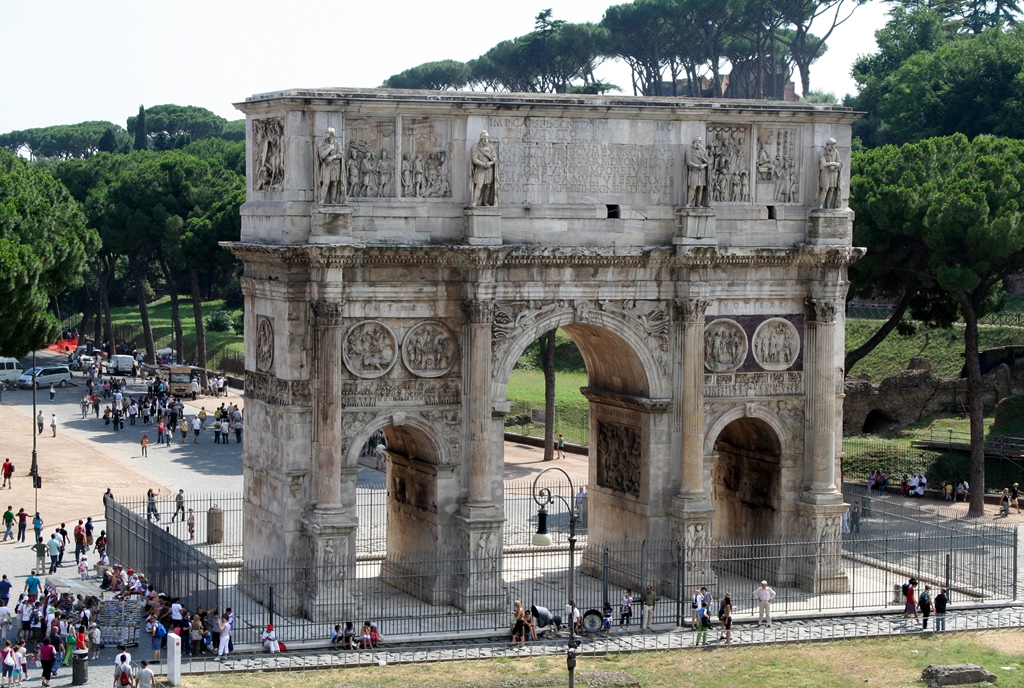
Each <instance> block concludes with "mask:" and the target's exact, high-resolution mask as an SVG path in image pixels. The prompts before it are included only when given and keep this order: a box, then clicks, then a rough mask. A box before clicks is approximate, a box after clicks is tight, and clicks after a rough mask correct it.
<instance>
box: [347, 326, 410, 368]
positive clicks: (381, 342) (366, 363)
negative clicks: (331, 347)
mask: <svg viewBox="0 0 1024 688" xmlns="http://www.w3.org/2000/svg"><path fill="white" fill-rule="evenodd" d="M341 357H342V358H343V359H344V360H345V365H346V366H347V367H348V369H349V370H351V371H352V373H353V374H354V375H356V376H358V377H362V378H369V379H372V378H375V377H381V376H383V375H386V374H387V372H388V371H389V370H391V368H392V367H394V365H395V361H396V360H397V359H398V341H397V340H396V339H395V333H394V332H392V331H391V328H390V327H388V326H387V325H385V324H384V323H382V322H380V321H379V320H364V321H363V322H361V323H357V324H355V325H353V326H352V327H350V328H349V331H348V333H347V334H346V335H345V339H344V341H343V342H342V344H341Z"/></svg>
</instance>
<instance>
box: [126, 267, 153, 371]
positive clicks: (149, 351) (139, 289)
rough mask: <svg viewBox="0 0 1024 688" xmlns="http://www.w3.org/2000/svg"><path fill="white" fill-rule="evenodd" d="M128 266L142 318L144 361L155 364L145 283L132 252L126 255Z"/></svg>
mask: <svg viewBox="0 0 1024 688" xmlns="http://www.w3.org/2000/svg"><path fill="white" fill-rule="evenodd" d="M128 267H129V268H130V269H131V272H132V281H133V282H135V299H136V300H137V301H138V302H139V317H140V318H141V319H142V335H143V337H144V338H145V340H146V363H148V364H150V365H156V341H155V340H154V339H153V326H152V325H151V324H150V322H149V306H148V305H147V304H146V284H145V282H144V281H143V279H142V271H141V270H140V269H139V257H138V255H137V254H135V253H132V254H131V255H129V256H128Z"/></svg>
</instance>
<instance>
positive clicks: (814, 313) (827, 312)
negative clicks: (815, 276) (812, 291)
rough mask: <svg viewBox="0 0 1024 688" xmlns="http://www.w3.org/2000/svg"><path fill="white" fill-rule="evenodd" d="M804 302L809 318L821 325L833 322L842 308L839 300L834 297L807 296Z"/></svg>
mask: <svg viewBox="0 0 1024 688" xmlns="http://www.w3.org/2000/svg"><path fill="white" fill-rule="evenodd" d="M806 303H807V310H808V313H809V314H810V320H812V321H814V322H817V323H821V324H823V325H831V324H833V323H835V321H836V316H837V314H838V313H839V312H840V309H841V308H842V306H841V304H840V302H839V301H837V300H835V299H814V298H809V299H807V301H806Z"/></svg>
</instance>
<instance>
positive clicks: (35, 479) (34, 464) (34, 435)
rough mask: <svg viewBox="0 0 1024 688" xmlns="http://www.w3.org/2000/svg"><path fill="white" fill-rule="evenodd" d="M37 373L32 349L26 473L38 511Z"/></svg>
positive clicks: (34, 351) (34, 353)
mask: <svg viewBox="0 0 1024 688" xmlns="http://www.w3.org/2000/svg"><path fill="white" fill-rule="evenodd" d="M38 378H39V373H38V371H36V350H35V349H34V348H33V349H32V467H31V468H29V470H28V474H29V475H31V476H32V490H33V492H34V494H35V496H36V508H35V510H36V511H39V457H38V455H37V454H36V439H37V438H38V436H39V433H38V432H36V430H37V428H36V422H37V421H36V413H37V411H36V391H37V388H38V387H39V383H38V382H37V380H38Z"/></svg>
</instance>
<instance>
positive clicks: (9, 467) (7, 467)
mask: <svg viewBox="0 0 1024 688" xmlns="http://www.w3.org/2000/svg"><path fill="white" fill-rule="evenodd" d="M3 476H4V482H3V487H9V488H11V489H14V462H13V461H11V460H10V459H4V467H3Z"/></svg>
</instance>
